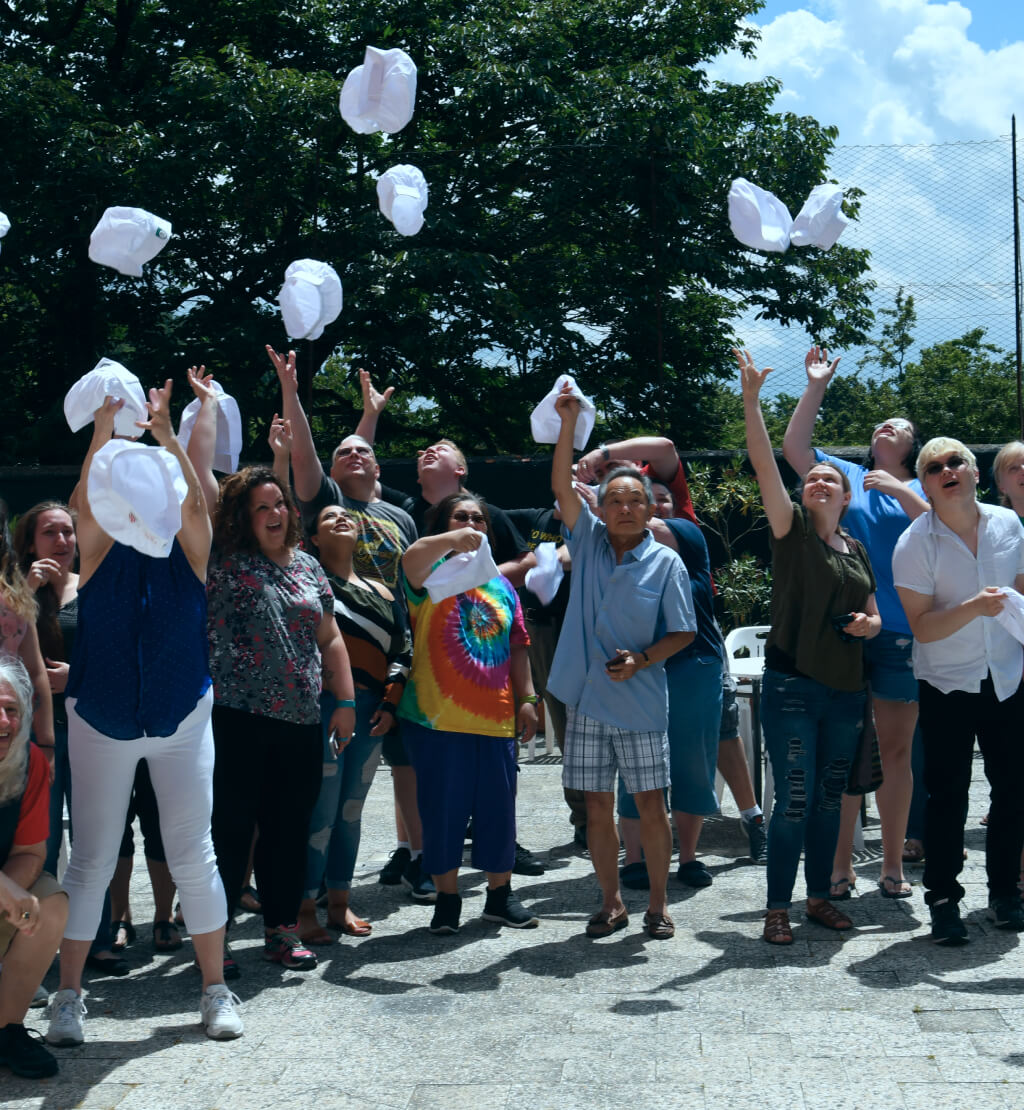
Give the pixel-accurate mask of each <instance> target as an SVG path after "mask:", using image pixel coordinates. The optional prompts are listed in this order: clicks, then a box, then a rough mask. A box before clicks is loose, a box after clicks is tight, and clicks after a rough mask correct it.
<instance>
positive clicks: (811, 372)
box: [782, 347, 839, 478]
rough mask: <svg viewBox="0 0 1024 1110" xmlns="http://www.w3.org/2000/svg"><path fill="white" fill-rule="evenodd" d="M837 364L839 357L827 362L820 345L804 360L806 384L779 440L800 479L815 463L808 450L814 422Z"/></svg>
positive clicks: (826, 356)
mask: <svg viewBox="0 0 1024 1110" xmlns="http://www.w3.org/2000/svg"><path fill="white" fill-rule="evenodd" d="M838 365H839V359H838V358H837V359H833V361H832V362H831V363H830V362H829V361H828V351H826V350H825V349H824V348H822V347H812V348H811V349H810V350H809V351H808V352H807V356H806V358H805V359H804V369H805V370H806V371H807V386H806V388H805V389H804V392H803V396H801V398H800V400H799V401H798V402H797V405H796V408H795V409H794V410H793V415H792V416H791V417H790V418H789V427H787V428H786V434H785V436H784V437H783V440H782V454H783V456H784V457H785V459H786V462H788V463H789V465H790V466H791V467H792V468H793V469H794V470H795V471H796V472H797V474H799V475H800V477H801V478H802V477H803V476H804V475H805V474H806V473H807V471H808V470H810V469H811V467H812V466H814V451H813V450H812V449H811V440H812V438H813V436H814V422H815V420H817V419H818V411H819V410H820V409H821V402H822V400H823V399H824V397H825V390H826V389H827V388H828V383H829V382H830V381H831V380H832V375H833V374H834V373H835V372H836V367H837V366H838Z"/></svg>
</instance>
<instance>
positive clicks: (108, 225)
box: [89, 208, 171, 277]
mask: <svg viewBox="0 0 1024 1110" xmlns="http://www.w3.org/2000/svg"><path fill="white" fill-rule="evenodd" d="M170 237H171V225H170V224H169V223H168V222H167V221H166V220H162V219H160V217H159V216H154V215H153V213H152V212H146V211H145V210H144V209H142V208H108V209H107V210H106V211H105V212H104V213H103V215H102V216H100V220H99V223H98V224H97V225H96V226H95V227H94V228H93V231H92V234H91V235H90V236H89V257H90V258H91V259H92V260H93V262H98V263H99V264H100V265H101V266H110V267H111V268H113V269H115V270H117V271H118V273H121V274H127V275H128V276H129V277H142V264H143V263H144V262H149V261H150V260H151V259H153V258H155V257H156V256H157V255H158V254H159V253H160V251H162V250H163V249H164V247H166V246H167V241H168V239H170Z"/></svg>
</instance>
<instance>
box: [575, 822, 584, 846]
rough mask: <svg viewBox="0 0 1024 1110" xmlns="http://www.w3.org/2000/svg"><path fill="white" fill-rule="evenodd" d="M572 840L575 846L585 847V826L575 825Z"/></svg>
mask: <svg viewBox="0 0 1024 1110" xmlns="http://www.w3.org/2000/svg"><path fill="white" fill-rule="evenodd" d="M572 840H573V843H574V844H575V845H576V847H577V848H586V846H587V826H586V825H577V826H576V827H575V828H574V829H573V832H572Z"/></svg>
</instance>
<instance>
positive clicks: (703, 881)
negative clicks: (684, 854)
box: [676, 859, 714, 890]
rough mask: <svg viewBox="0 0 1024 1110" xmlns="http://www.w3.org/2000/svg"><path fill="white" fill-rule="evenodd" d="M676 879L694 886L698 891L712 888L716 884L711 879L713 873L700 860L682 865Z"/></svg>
mask: <svg viewBox="0 0 1024 1110" xmlns="http://www.w3.org/2000/svg"><path fill="white" fill-rule="evenodd" d="M676 878H677V879H678V880H679V881H680V882H681V883H685V884H686V885H687V886H692V887H694V888H695V889H697V890H700V889H701V888H702V887H706V886H711V884H712V883H713V882H714V879H712V878H711V872H710V871H709V870H708V869H707V868H706V867H705V866H704V864H703V863H701V861H700V860H699V859H691V860H690V861H689V862H688V863H681V864H680V865H679V870H678V871H677V872H676Z"/></svg>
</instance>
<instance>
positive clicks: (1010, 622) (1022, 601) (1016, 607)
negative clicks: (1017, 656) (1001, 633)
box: [995, 586, 1024, 644]
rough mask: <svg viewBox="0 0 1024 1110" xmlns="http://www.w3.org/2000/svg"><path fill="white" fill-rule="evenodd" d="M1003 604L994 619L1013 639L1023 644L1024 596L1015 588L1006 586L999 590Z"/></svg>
mask: <svg viewBox="0 0 1024 1110" xmlns="http://www.w3.org/2000/svg"><path fill="white" fill-rule="evenodd" d="M1000 592H1001V593H1002V596H1003V598H1004V599H1005V604H1004V605H1003V608H1002V610H1001V611H1000V612H998V613H996V616H995V619H996V621H998V623H999V624H1001V625H1002V626H1003V628H1005V629H1006V631H1007V632H1009V633H1010V635H1011V636H1012V637H1013V638H1014V639H1015V640H1019V641H1020V642H1021V643H1022V644H1024V597H1022V596H1021V595H1020V594H1019V593H1018V592H1017V591H1016V590H1015V589H1013V588H1012V587H1010V586H1006V587H1005V588H1004V589H1003V590H1001V591H1000Z"/></svg>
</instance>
